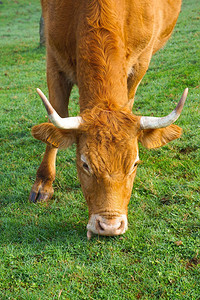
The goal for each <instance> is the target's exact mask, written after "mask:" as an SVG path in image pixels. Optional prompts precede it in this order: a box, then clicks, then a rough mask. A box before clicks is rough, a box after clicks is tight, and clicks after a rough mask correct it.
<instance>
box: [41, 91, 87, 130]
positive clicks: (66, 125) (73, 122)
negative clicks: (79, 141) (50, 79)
mask: <svg viewBox="0 0 200 300" xmlns="http://www.w3.org/2000/svg"><path fill="white" fill-rule="evenodd" d="M37 92H38V94H39V96H40V98H41V99H42V102H43V103H44V106H45V108H46V110H47V113H48V117H49V120H50V121H51V122H52V123H53V124H54V125H55V126H56V127H58V128H62V129H78V127H79V126H80V125H81V123H82V118H81V117H79V116H78V117H69V118H61V117H60V116H59V115H58V114H57V112H56V111H55V109H54V108H53V106H52V105H51V104H50V102H49V100H48V99H47V97H46V96H45V95H44V94H43V92H42V91H41V90H40V89H37Z"/></svg>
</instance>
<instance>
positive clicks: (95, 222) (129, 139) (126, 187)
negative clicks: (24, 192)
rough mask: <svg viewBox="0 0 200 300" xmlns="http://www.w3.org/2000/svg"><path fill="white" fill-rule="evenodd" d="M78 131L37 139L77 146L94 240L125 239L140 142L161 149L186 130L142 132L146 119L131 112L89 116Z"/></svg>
mask: <svg viewBox="0 0 200 300" xmlns="http://www.w3.org/2000/svg"><path fill="white" fill-rule="evenodd" d="M83 120H84V123H83V125H81V126H80V128H79V129H78V130H64V129H59V128H56V127H55V126H54V125H53V124H50V123H44V124H40V125H37V126H34V127H33V129H32V134H33V136H34V137H35V138H37V139H39V140H42V141H43V142H45V143H47V144H48V145H52V146H53V147H58V148H64V149H65V148H67V147H69V146H70V145H71V144H73V143H77V169H78V175H79V178H80V181H81V186H82V190H83V193H84V196H85V198H86V201H87V204H88V208H89V222H88V225H87V229H88V233H87V236H88V238H90V237H91V235H92V233H96V234H100V235H119V234H123V233H124V232H125V231H126V229H127V227H128V222H127V207H128V203H129V200H130V196H131V191H132V186H133V181H134V178H135V175H136V169H137V163H138V161H139V154H138V142H141V143H142V144H143V146H145V147H146V148H149V149H150V148H157V147H161V146H163V145H165V144H166V143H168V142H169V141H171V140H174V139H176V138H178V137H179V136H180V134H181V128H180V127H178V126H176V125H170V126H167V127H166V128H161V129H148V130H141V129H140V117H137V116H134V115H133V114H131V113H127V112H110V111H107V112H106V111H102V112H101V113H99V114H97V113H93V114H91V115H89V117H88V116H87V115H86V116H85V117H84V115H83Z"/></svg>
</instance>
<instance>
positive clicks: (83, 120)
mask: <svg viewBox="0 0 200 300" xmlns="http://www.w3.org/2000/svg"><path fill="white" fill-rule="evenodd" d="M180 7H181V0H177V1H172V0H160V1H157V0H142V1H141V0H84V1H80V0H68V1H58V0H48V1H47V0H43V1H42V9H43V15H44V20H45V28H46V48H47V83H48V89H49V98H50V103H51V104H52V106H51V104H50V103H49V102H48V100H47V99H46V97H45V96H44V95H43V93H42V92H41V91H40V90H38V93H39V95H40V96H41V98H42V100H43V102H44V104H45V106H46V109H47V112H48V115H49V119H50V121H51V122H52V123H53V124H54V125H55V126H54V125H53V124H51V123H44V124H40V125H37V126H35V127H33V129H32V134H33V136H34V137H35V138H36V139H39V140H41V141H43V142H45V143H46V144H47V148H46V152H45V155H44V158H43V160H42V163H41V165H40V167H39V169H38V171H37V178H36V181H35V183H34V185H33V187H32V190H31V193H30V201H32V202H36V201H40V200H47V199H50V198H51V197H52V195H53V188H52V183H53V181H54V179H55V160H56V153H57V149H58V148H63V149H66V148H68V147H69V146H70V145H72V144H73V143H76V145H77V169H78V175H79V178H80V182H81V186H82V189H83V193H84V196H85V198H86V201H87V204H88V208H89V222H88V225H87V229H88V233H87V236H88V238H90V237H91V235H92V233H96V234H100V235H119V234H123V233H124V232H125V231H126V229H127V227H128V225H127V207H128V203H129V200H130V196H131V191H132V186H133V181H134V178H135V175H136V169H137V164H138V161H139V154H138V142H140V143H141V144H142V145H143V146H145V147H147V148H149V149H150V148H157V147H161V146H163V145H165V144H166V143H168V142H170V141H172V140H174V139H176V138H178V137H179V136H180V135H181V128H180V127H178V126H176V125H171V124H172V123H173V122H175V121H176V119H177V118H178V116H179V115H180V113H181V110H182V108H183V104H184V102H185V99H186V96H187V89H186V90H185V92H184V94H183V96H182V98H181V100H180V102H179V104H178V105H177V107H176V109H175V110H174V111H173V112H172V113H171V114H169V115H168V116H167V117H163V118H155V117H140V116H135V115H133V114H132V112H131V109H132V105H133V101H134V95H135V93H136V89H137V87H138V85H139V83H140V81H141V79H142V78H143V76H144V74H145V73H146V71H147V69H148V66H149V62H150V60H151V57H152V55H153V54H154V53H155V52H156V51H157V50H158V49H160V48H161V47H162V46H163V45H164V43H165V42H166V41H167V40H168V38H169V37H170V35H171V33H172V30H173V28H174V26H175V23H176V20H177V17H178V14H179V11H180ZM73 84H77V85H78V88H79V95H80V98H79V102H80V116H78V117H72V118H68V108H67V106H68V100H69V95H70V92H71V88H72V86H73ZM54 109H55V110H54ZM56 112H57V113H58V114H57V113H56Z"/></svg>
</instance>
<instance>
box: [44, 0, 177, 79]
mask: <svg viewBox="0 0 200 300" xmlns="http://www.w3.org/2000/svg"><path fill="white" fill-rule="evenodd" d="M113 1H114V2H115V5H114V6H115V7H117V9H118V14H119V15H118V22H120V24H121V26H122V27H123V28H122V31H123V32H124V35H123V39H124V41H123V42H124V44H125V47H126V52H127V53H126V57H125V59H126V60H127V74H128V73H129V70H131V68H132V67H133V66H134V65H135V64H136V63H137V61H138V59H139V57H140V56H141V54H142V53H145V52H147V53H150V52H151V55H152V54H153V53H155V52H156V51H157V50H158V49H160V48H161V47H162V46H163V45H164V44H165V42H166V41H167V40H168V38H169V36H170V35H171V33H172V30H173V28H174V26H175V23H176V20H177V18H178V14H179V12H180V7H181V0H177V1H173V0H159V1H157V0H143V1H141V0H109V1H108V0H90V1H89V2H90V5H91V3H95V2H97V3H99V4H98V5H97V7H100V6H101V5H102V4H103V3H108V6H110V8H111V9H112V2H113ZM116 1H117V2H118V3H117V5H116ZM41 2H42V8H43V15H44V19H45V28H46V40H47V53H48V51H50V52H51V54H53V55H54V56H55V58H56V60H57V62H58V64H59V67H60V69H61V71H64V72H65V73H66V74H67V75H68V77H69V79H71V80H72V81H73V82H74V83H77V78H76V77H77V76H76V66H77V36H80V34H81V31H82V32H83V33H84V28H83V27H84V26H82V24H84V22H83V19H84V18H85V19H86V18H87V11H86V4H87V1H80V0H68V1H61V0H48V1H47V0H42V1H41ZM114 2H113V3H114ZM114 6H113V7H114ZM100 13H101V9H100ZM113 26H115V24H113ZM84 34H85V33H84ZM148 55H149V54H148Z"/></svg>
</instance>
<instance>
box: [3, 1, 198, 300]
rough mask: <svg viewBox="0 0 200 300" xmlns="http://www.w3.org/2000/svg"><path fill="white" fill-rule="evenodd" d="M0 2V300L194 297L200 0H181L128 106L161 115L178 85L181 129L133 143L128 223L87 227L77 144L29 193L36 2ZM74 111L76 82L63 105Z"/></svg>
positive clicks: (36, 157) (35, 100) (39, 65)
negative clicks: (46, 184)
mask: <svg viewBox="0 0 200 300" xmlns="http://www.w3.org/2000/svg"><path fill="white" fill-rule="evenodd" d="M2 2H3V4H0V22H1V24H0V25H1V30H0V104H1V110H0V141H1V151H0V157H1V169H0V299H41V300H44V299H45V300H46V299H112V300H113V299H147V300H148V299H190V300H191V299H194V300H197V299H200V284H199V282H200V272H199V271H200V270H199V263H200V254H199V247H200V206H199V203H200V201H199V198H200V196H199V193H200V171H199V170H200V165H199V162H200V151H199V146H200V132H199V111H200V106H199V99H200V81H199V79H200V32H199V29H200V2H199V0H193V1H192V0H183V6H182V11H181V14H180V17H179V19H178V23H177V26H176V28H175V30H174V33H173V36H172V38H171V39H170V40H169V42H168V43H167V45H166V46H165V48H164V49H162V50H161V51H159V53H157V54H156V55H155V56H154V57H153V59H152V62H151V65H150V68H149V71H148V72H147V74H146V75H145V77H144V79H143V81H142V83H141V85H140V87H139V89H138V92H137V96H136V99H135V106H134V113H137V114H140V115H141V114H144V115H151V114H152V113H153V114H154V115H156V116H158V115H160V116H163V115H166V114H168V113H169V112H170V111H171V110H172V109H173V108H174V107H175V104H176V103H177V101H178V99H179V98H180V96H181V94H182V92H183V90H184V88H185V87H188V88H189V96H188V99H187V102H186V105H185V108H184V110H183V113H182V115H181V117H180V119H179V120H178V121H177V122H176V124H177V125H180V126H181V127H182V128H183V131H184V132H183V135H182V137H181V139H179V140H176V141H174V142H172V143H170V144H168V145H167V146H165V147H163V148H162V149H158V150H151V151H148V150H146V149H144V148H142V147H141V148H140V159H141V160H142V161H143V164H141V165H140V166H139V167H138V171H137V177H136V180H135V183H134V189H133V192H132V197H131V201H130V204H129V216H128V217H129V230H128V231H127V233H126V234H125V235H123V236H122V237H113V238H107V237H98V236H94V237H93V238H92V239H91V240H90V241H87V238H86V225H87V220H88V209H87V205H86V203H85V200H84V198H83V194H82V191H81V188H80V184H79V181H78V179H77V172H76V165H75V147H72V148H70V149H69V150H67V151H61V152H59V154H58V159H57V178H56V181H55V184H54V189H55V194H54V196H53V199H52V200H51V202H50V203H48V204H46V203H40V204H30V203H29V202H28V196H29V192H30V189H31V186H32V184H33V182H34V179H35V174H36V170H37V168H38V166H39V164H40V162H41V159H42V156H43V152H44V145H43V144H42V143H40V142H39V141H36V140H34V139H33V138H32V136H31V133H30V132H31V127H32V126H33V125H36V124H39V123H41V122H44V121H46V120H47V118H46V116H45V115H46V113H45V110H44V108H43V106H42V103H41V100H40V99H39V97H38V96H37V94H36V92H35V88H36V87H40V88H41V89H42V90H44V92H45V93H47V86H46V79H45V49H44V48H39V35H38V30H39V29H38V26H39V18H40V14H41V10H40V4H39V1H36V0H33V1H30V0H20V1H14V0H12V1H11V0H2ZM78 112H79V107H78V90H77V88H74V90H73V93H72V95H71V102H70V114H71V115H76V114H78Z"/></svg>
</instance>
